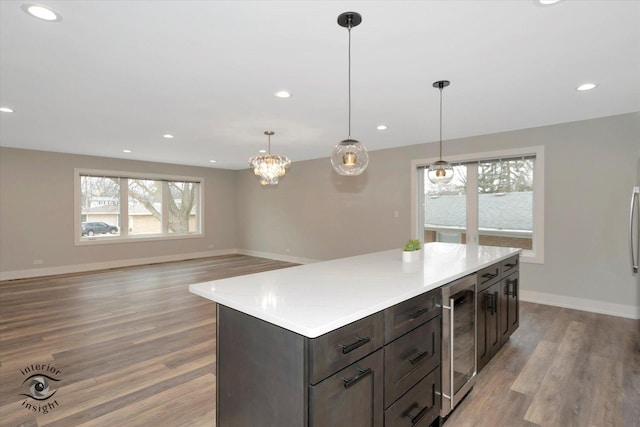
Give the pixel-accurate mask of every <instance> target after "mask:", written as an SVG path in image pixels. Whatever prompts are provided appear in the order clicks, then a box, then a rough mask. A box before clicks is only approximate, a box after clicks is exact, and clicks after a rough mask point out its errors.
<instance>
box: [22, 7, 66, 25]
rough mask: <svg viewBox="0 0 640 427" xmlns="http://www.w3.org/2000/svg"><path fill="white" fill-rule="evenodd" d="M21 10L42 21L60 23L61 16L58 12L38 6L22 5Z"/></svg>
mask: <svg viewBox="0 0 640 427" xmlns="http://www.w3.org/2000/svg"><path fill="white" fill-rule="evenodd" d="M22 10H24V11H25V12H26V13H28V14H29V15H31V16H33V17H36V18H38V19H42V20H43V21H49V22H59V21H62V15H60V14H59V13H58V12H56V11H54V10H53V9H50V8H48V7H46V6H42V5H40V4H23V5H22Z"/></svg>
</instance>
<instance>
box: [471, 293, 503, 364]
mask: <svg viewBox="0 0 640 427" xmlns="http://www.w3.org/2000/svg"><path fill="white" fill-rule="evenodd" d="M499 300H500V283H496V284H494V285H492V286H489V287H488V288H486V289H484V290H483V291H480V292H478V299H477V303H478V307H477V308H478V310H477V313H478V323H477V328H478V329H477V342H476V346H477V351H478V353H477V356H478V360H477V366H478V367H477V369H478V372H480V370H481V369H482V368H484V366H485V365H486V364H487V363H488V362H489V360H491V358H492V357H493V356H494V354H496V352H497V351H498V349H499V348H500V327H501V325H500V322H499V319H498V303H499Z"/></svg>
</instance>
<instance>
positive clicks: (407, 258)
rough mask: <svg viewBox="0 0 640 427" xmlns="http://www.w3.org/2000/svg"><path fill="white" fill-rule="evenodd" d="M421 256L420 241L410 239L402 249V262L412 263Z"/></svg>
mask: <svg viewBox="0 0 640 427" xmlns="http://www.w3.org/2000/svg"><path fill="white" fill-rule="evenodd" d="M421 256H422V245H421V244H420V240H414V239H410V240H408V241H407V243H405V245H404V246H403V247H402V261H404V262H413V261H418V260H420V258H421Z"/></svg>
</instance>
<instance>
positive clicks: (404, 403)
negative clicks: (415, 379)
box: [384, 368, 441, 427]
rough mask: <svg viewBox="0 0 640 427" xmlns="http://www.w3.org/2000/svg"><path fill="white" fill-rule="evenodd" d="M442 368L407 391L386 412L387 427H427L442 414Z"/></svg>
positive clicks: (385, 421) (385, 422) (385, 423)
mask: <svg viewBox="0 0 640 427" xmlns="http://www.w3.org/2000/svg"><path fill="white" fill-rule="evenodd" d="M440 402H441V400H440V368H437V369H436V370H435V371H433V372H431V373H430V374H429V375H428V376H427V377H426V378H425V379H423V380H422V381H420V382H419V383H418V384H417V385H416V386H415V387H413V388H412V389H411V390H409V391H408V392H407V394H405V395H404V396H402V397H401V398H400V400H398V401H397V402H396V403H394V404H393V405H391V407H390V408H389V409H387V410H386V411H385V413H384V425H385V427H426V426H428V425H430V424H431V423H432V422H433V421H434V420H435V419H436V418H437V417H438V416H439V414H440V404H441V403H440Z"/></svg>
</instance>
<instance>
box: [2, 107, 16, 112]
mask: <svg viewBox="0 0 640 427" xmlns="http://www.w3.org/2000/svg"><path fill="white" fill-rule="evenodd" d="M0 112H3V113H13V110H12V109H11V108H9V107H0Z"/></svg>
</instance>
